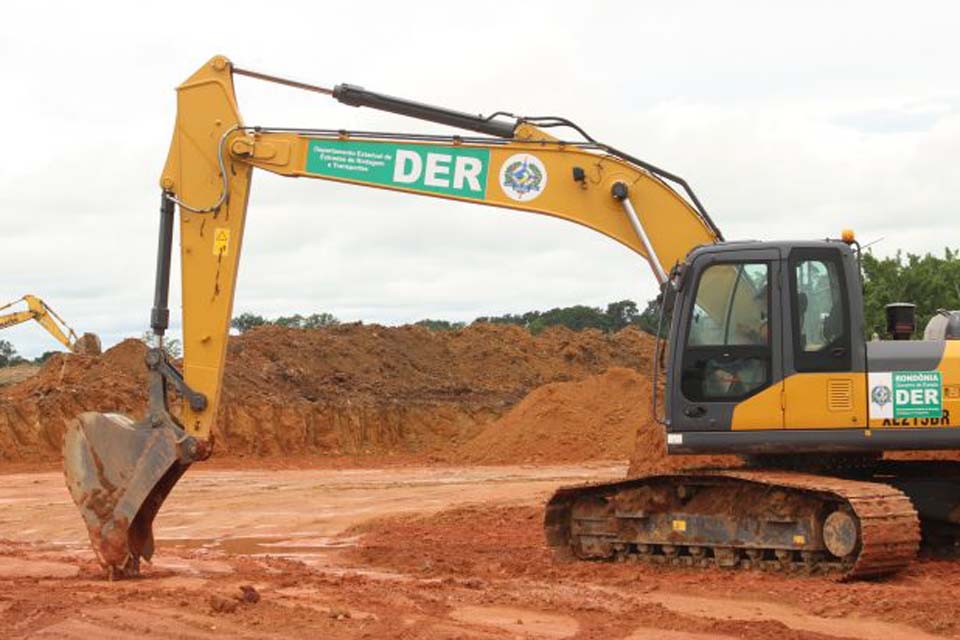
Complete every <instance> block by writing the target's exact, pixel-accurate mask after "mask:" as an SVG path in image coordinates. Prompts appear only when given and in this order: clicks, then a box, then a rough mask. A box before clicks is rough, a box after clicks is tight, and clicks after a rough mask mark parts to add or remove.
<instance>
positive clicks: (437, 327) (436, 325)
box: [414, 319, 466, 331]
mask: <svg viewBox="0 0 960 640" xmlns="http://www.w3.org/2000/svg"><path fill="white" fill-rule="evenodd" d="M414 324H415V325H417V326H418V327H426V328H427V329H430V330H431V331H459V330H460V329H463V328H464V327H465V326H466V323H465V322H450V321H449V320H430V319H427V320H420V321H419V322H415V323H414Z"/></svg>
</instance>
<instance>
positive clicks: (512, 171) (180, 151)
mask: <svg viewBox="0 0 960 640" xmlns="http://www.w3.org/2000/svg"><path fill="white" fill-rule="evenodd" d="M235 74H240V75H246V76H251V77H255V78H259V79H261V80H268V81H272V82H280V83H282V84H287V85H291V86H295V87H298V88H305V89H310V90H314V91H317V92H319V93H326V94H330V95H332V96H333V97H334V98H336V99H338V100H339V101H341V102H343V103H345V104H347V105H351V106H355V107H360V106H363V107H370V108H376V109H380V110H384V111H390V112H393V113H397V114H399V115H403V116H408V117H414V118H418V119H422V120H428V121H432V122H436V123H439V124H443V125H448V126H455V127H459V128H463V129H467V130H470V131H475V132H478V133H482V134H486V136H493V137H469V136H460V135H404V134H395V133H370V132H346V131H342V130H338V129H282V128H270V127H260V126H250V125H246V124H244V122H243V120H242V118H241V116H240V111H239V107H238V105H237V101H236V96H235V93H234V84H233V78H234V75H235ZM538 125H539V126H538ZM554 127H566V128H572V129H573V130H575V131H577V132H579V133H581V134H582V133H583V132H582V130H580V129H579V128H577V127H576V126H575V125H573V124H572V123H570V122H569V121H568V120H565V119H563V118H553V117H551V118H526V119H525V118H516V117H512V116H506V115H502V114H501V115H498V116H496V117H490V118H483V117H479V116H473V115H471V114H467V113H462V112H458V111H451V110H448V109H441V108H438V107H432V106H429V105H424V104H421V103H417V102H412V101H408V100H403V99H399V98H394V97H391V96H385V95H382V94H377V93H373V92H369V91H366V90H364V89H362V88H359V87H355V86H352V85H338V86H337V87H336V88H334V89H331V90H328V89H323V88H322V87H315V86H312V85H306V84H304V83H298V82H293V81H289V80H284V79H281V78H276V77H274V76H268V75H266V74H261V73H258V72H253V71H249V70H245V69H239V68H236V67H234V66H233V65H232V64H231V63H230V61H229V60H227V59H226V58H223V57H221V56H218V57H215V58H213V59H212V60H210V61H209V62H208V63H207V64H205V65H204V66H203V67H201V68H200V69H199V70H198V71H197V72H196V73H194V74H193V75H192V76H190V78H188V79H187V80H186V81H185V82H184V83H183V84H182V85H181V86H180V87H179V88H178V90H177V119H176V123H175V126H174V132H173V138H172V141H171V145H170V151H169V154H168V156H167V161H166V164H165V166H164V169H163V173H162V174H161V178H160V186H161V189H162V192H163V194H162V199H161V207H160V213H161V215H160V234H159V245H158V253H157V255H158V259H157V280H156V286H155V297H154V308H153V311H152V314H151V327H152V329H153V331H154V333H155V334H156V335H157V336H159V339H160V340H161V341H162V339H163V336H164V333H165V331H166V329H167V325H168V320H169V311H168V309H167V296H168V288H169V274H170V263H171V260H172V253H173V248H172V238H173V228H174V217H175V210H174V205H179V209H180V264H181V273H182V285H181V286H182V301H183V354H184V355H183V367H182V373H181V372H180V371H178V370H177V369H176V368H174V367H173V366H172V364H170V363H169V362H167V360H166V358H165V356H164V352H163V350H162V348H161V345H157V347H156V348H154V349H151V350H150V352H149V354H148V361H147V366H148V368H149V371H150V380H151V382H150V403H149V413H148V415H147V416H146V418H145V419H144V420H142V421H141V422H137V423H134V422H132V421H130V420H127V419H125V418H123V417H122V416H116V415H110V414H107V415H104V414H92V413H91V414H84V415H82V416H81V417H80V418H79V419H78V420H77V422H76V423H75V424H74V425H72V426H71V428H70V429H68V432H67V434H66V438H65V443H64V459H65V474H66V477H67V485H68V488H69V489H70V491H71V493H72V495H73V498H74V500H75V501H76V502H77V504H78V505H79V507H80V509H81V512H82V514H83V517H84V519H85V521H86V524H87V527H88V530H89V532H90V537H91V541H92V542H93V545H94V548H95V549H96V550H97V553H98V554H99V557H100V559H101V562H102V564H103V565H104V566H105V567H106V568H107V569H108V570H109V571H110V572H111V575H116V576H119V575H128V574H133V573H136V572H137V570H138V566H139V561H140V558H141V557H145V558H148V559H149V557H150V555H151V553H152V550H153V539H152V533H151V523H152V520H153V517H154V515H155V514H156V512H157V510H158V509H159V508H160V505H161V504H162V502H163V500H164V498H165V497H166V495H167V493H168V492H169V490H170V489H171V488H172V486H173V484H174V483H175V482H176V481H177V479H178V478H179V477H180V476H181V475H182V474H183V472H184V471H185V470H186V468H187V467H188V466H189V465H190V464H191V463H192V462H194V461H196V460H198V459H203V458H204V457H206V456H207V455H209V452H210V449H211V446H212V441H211V429H212V426H213V422H214V419H215V417H216V411H217V407H218V404H219V399H220V391H221V383H222V379H223V369H224V361H225V357H226V347H227V335H228V328H229V322H230V318H231V314H232V310H233V298H234V290H235V286H236V281H237V270H238V266H239V261H240V254H241V249H242V242H243V234H244V223H245V219H246V210H247V202H248V199H249V195H250V185H251V178H252V173H253V170H254V169H255V168H258V169H262V170H264V171H269V172H271V173H275V174H278V175H282V176H287V177H296V178H314V179H320V180H328V181H336V182H342V183H348V184H354V185H358V186H365V187H373V188H379V189H387V190H390V191H398V192H403V193H408V194H414V195H422V196H429V197H436V198H444V199H448V200H456V201H460V202H467V203H472V204H485V205H490V206H494V207H499V208H502V209H506V210H512V211H517V212H528V213H539V214H545V215H549V216H553V217H556V218H561V219H564V220H568V221H570V222H575V223H577V224H580V225H582V226H585V227H587V228H590V229H592V230H594V231H597V232H599V233H601V234H603V235H606V236H608V237H610V238H612V239H614V240H616V241H617V242H619V243H620V244H622V245H624V246H626V247H628V248H629V249H631V250H632V251H634V252H636V253H637V254H639V255H640V256H642V257H643V258H644V259H645V260H646V261H647V262H648V264H649V265H650V267H651V269H652V270H653V272H654V274H655V275H656V277H657V279H658V281H659V282H660V283H661V284H662V283H664V282H666V281H667V279H668V274H669V272H670V271H671V269H672V268H673V266H674V265H675V264H677V263H678V262H680V261H681V260H682V259H683V258H684V256H685V255H686V254H687V252H688V251H689V250H690V249H691V248H693V247H695V246H698V245H707V244H713V243H715V242H718V241H719V240H721V239H722V238H721V235H720V233H719V231H718V230H717V229H716V227H715V226H714V225H713V223H712V222H711V220H710V218H709V217H708V216H707V214H706V212H705V211H704V210H703V208H702V206H700V204H699V201H698V200H697V199H696V197H695V196H694V195H693V192H692V191H691V190H690V189H689V187H688V186H687V185H686V183H685V182H683V181H682V180H680V179H679V178H678V177H677V176H674V175H672V174H669V173H667V172H665V171H663V170H661V169H659V168H657V167H655V166H653V165H650V164H648V163H645V162H642V161H640V160H638V159H636V158H632V157H630V156H628V155H626V154H624V153H622V152H620V151H617V150H616V149H614V148H613V147H610V146H607V145H604V144H602V143H599V142H597V141H595V140H593V139H592V138H590V137H589V136H586V135H585V134H583V137H582V139H578V140H576V141H564V140H559V139H557V138H555V137H553V136H552V135H550V134H548V133H547V132H546V131H545V129H549V128H554ZM671 181H672V182H674V183H676V184H678V185H679V186H680V187H681V188H682V189H683V190H685V191H686V192H687V194H688V197H689V200H688V199H686V198H684V197H683V196H681V195H680V194H679V193H678V192H677V191H676V190H674V189H673V188H671V187H670V186H669V184H668V182H671ZM169 384H172V385H173V386H174V387H175V388H176V389H177V390H178V391H179V393H180V395H181V397H182V398H183V407H182V410H181V411H180V413H179V417H178V418H176V419H175V418H174V417H173V416H172V415H171V413H170V411H169V410H168V407H167V400H166V389H167V385H169Z"/></svg>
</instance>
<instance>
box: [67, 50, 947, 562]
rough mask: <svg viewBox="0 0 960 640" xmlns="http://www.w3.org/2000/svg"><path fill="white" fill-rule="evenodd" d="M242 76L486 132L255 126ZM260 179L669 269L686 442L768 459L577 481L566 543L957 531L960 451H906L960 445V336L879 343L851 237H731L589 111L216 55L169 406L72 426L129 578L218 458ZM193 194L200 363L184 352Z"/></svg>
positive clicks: (664, 276)
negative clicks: (355, 192)
mask: <svg viewBox="0 0 960 640" xmlns="http://www.w3.org/2000/svg"><path fill="white" fill-rule="evenodd" d="M237 76H244V77H247V78H254V79H257V80H260V81H265V82H272V83H279V84H281V85H285V86H288V87H293V88H297V89H303V90H307V91H312V92H315V93H319V94H323V95H327V96H331V97H332V98H334V99H336V100H338V101H339V102H341V103H343V104H346V105H348V106H353V107H364V108H373V109H378V110H382V111H386V112H390V113H393V114H396V115H399V116H406V117H411V118H417V119H420V120H425V121H429V122H432V123H435V124H440V125H444V126H447V127H454V128H457V129H460V130H463V131H464V132H468V133H465V134H453V135H440V134H438V135H424V134H399V133H385V132H372V131H346V130H343V129H334V128H327V129H324V128H317V129H309V128H292V127H272V126H258V125H249V124H245V123H244V122H243V120H242V118H241V115H240V111H239V107H238V105H237V99H236V94H235V91H234V80H235V78H236V77H237ZM561 132H565V133H564V136H565V137H558V136H560V134H561ZM554 134H556V135H554ZM254 169H260V170H263V171H268V172H271V173H274V174H277V175H280V176H286V177H291V178H306V179H310V178H315V179H320V180H327V181H335V182H340V183H345V184H350V185H357V186H363V187H372V188H378V189H387V190H390V191H397V192H401V193H407V194H412V195H420V196H429V197H436V198H444V199H448V200H455V201H459V202H467V203H473V204H481V205H488V206H493V207H499V208H502V209H505V210H508V211H514V212H520V213H537V214H545V215H548V216H552V217H555V218H560V219H564V220H568V221H570V222H575V223H577V224H579V225H581V226H583V227H586V228H588V229H592V230H593V231H596V232H598V233H601V234H603V235H605V236H608V237H609V238H611V239H612V240H614V241H616V242H619V243H620V244H621V245H623V246H625V247H627V248H628V249H630V250H631V251H633V252H635V253H636V254H637V255H638V256H639V257H640V258H642V259H643V260H644V261H646V263H647V264H648V265H649V267H650V269H651V270H652V272H653V275H654V277H655V278H656V280H657V282H658V283H659V285H660V290H661V304H660V308H661V329H662V331H661V332H660V333H665V334H666V336H667V337H666V339H665V340H662V341H661V340H659V339H658V343H657V347H658V354H659V357H658V358H657V359H658V360H662V361H663V365H662V366H663V369H664V370H665V378H664V380H663V385H662V388H663V406H662V407H659V408H658V407H657V398H656V392H655V395H654V398H653V399H652V402H653V405H654V407H655V410H656V411H657V413H659V412H660V411H659V410H660V409H662V418H660V419H661V420H662V423H663V425H664V429H665V430H666V447H667V453H668V455H684V454H734V455H737V456H741V457H742V458H743V459H744V460H745V464H744V465H742V466H737V467H727V468H713V469H700V470H691V471H683V472H671V473H641V474H639V475H635V477H629V478H627V479H624V480H623V481H618V482H608V483H602V484H592V485H585V486H577V487H566V488H561V489H559V490H558V491H557V492H556V493H555V494H554V495H553V497H552V498H551V499H550V501H549V502H548V504H547V506H546V510H545V518H544V527H545V535H546V539H547V542H548V544H549V545H550V546H551V547H553V548H554V549H555V550H556V552H557V554H558V555H561V556H567V557H572V558H579V559H582V560H611V561H619V560H643V561H651V562H660V563H666V564H681V565H690V566H719V567H730V568H734V567H739V568H771V569H779V570H784V571H801V570H803V571H810V572H823V573H828V574H832V575H836V576H838V577H839V578H841V579H859V578H867V577H876V576H883V575H888V574H892V573H895V572H897V571H899V570H900V569H902V568H903V567H905V566H907V565H908V564H909V563H910V562H911V561H912V560H913V559H914V557H915V556H916V555H917V554H918V549H919V547H920V543H921V537H923V539H924V542H925V544H926V543H928V542H929V543H930V544H934V545H936V546H937V548H938V549H944V548H949V547H951V546H952V545H954V544H955V538H956V536H955V534H956V528H957V525H958V523H960V500H958V497H957V496H960V491H958V488H960V481H958V478H960V472H958V471H957V469H956V468H955V464H954V463H950V462H934V461H925V460H921V461H912V460H903V461H895V460H886V459H884V456H883V454H884V453H886V452H896V451H909V450H936V449H940V450H945V449H957V448H958V447H960V429H958V428H957V419H958V418H957V417H958V416H960V413H958V412H960V342H958V341H942V340H941V341H913V340H893V341H871V342H868V341H867V340H866V338H865V335H864V310H863V286H862V281H861V269H860V247H859V244H858V243H857V241H856V239H855V238H854V237H853V234H852V232H844V233H843V234H841V237H840V238H839V239H825V240H800V241H762V242H761V241H728V240H725V239H724V237H723V235H722V234H721V232H720V230H719V229H718V228H717V226H716V225H715V224H714V222H713V221H712V220H711V218H710V216H709V215H708V214H707V212H706V210H705V209H704V207H703V205H702V204H701V202H700V200H699V199H698V198H697V196H696V194H695V193H694V191H693V190H692V189H691V187H690V186H689V184H688V183H687V182H686V181H685V180H684V179H682V178H681V177H680V176H678V175H675V174H673V173H670V172H668V171H665V170H663V169H661V168H660V167H657V166H655V165H653V164H650V163H648V162H645V161H643V160H641V159H639V158H637V157H634V156H632V155H630V154H628V153H626V152H623V151H621V150H619V149H617V148H615V147H613V146H610V145H608V144H604V143H602V142H600V141H598V140H596V139H594V138H593V137H591V136H590V135H588V134H587V133H586V132H585V131H584V130H583V129H582V128H580V127H579V126H577V125H576V124H575V123H574V122H572V121H570V120H568V119H566V118H563V117H556V116H526V117H521V116H516V115H513V114H511V113H507V112H497V113H494V114H493V115H490V116H486V117H484V116H478V115H474V114H470V113H465V112H460V111H454V110H450V109H446V108H441V107H436V106H431V105H427V104H423V103H420V102H415V101H410V100H406V99H402V98H397V97H393V96H389V95H385V94H381V93H376V92H373V91H368V90H366V89H363V88H362V87H358V86H355V85H350V84H340V85H337V86H335V87H333V88H327V87H322V86H317V85H312V84H307V83H303V82H299V81H294V80H290V79H287V78H282V77H279V76H274V75H269V74H266V73H262V72H259V71H254V70H250V69H246V68H242V67H239V66H236V65H234V64H233V63H232V62H231V61H230V60H228V59H227V58H225V57H222V56H216V57H214V58H212V59H211V60H210V61H208V62H207V63H206V64H204V65H203V66H202V67H200V68H199V69H198V70H197V71H196V72H195V73H194V74H193V75H192V76H190V77H189V78H188V79H187V80H186V81H185V82H184V83H183V84H181V85H180V86H179V87H178V89H177V115H176V122H175V124H174V130H173V136H172V140H171V144H170V149H169V154H168V156H167V160H166V164H165V165H164V168H163V171H162V173H161V175H160V181H159V182H160V191H161V193H160V216H159V218H160V222H159V240H158V251H157V270H156V281H155V286H154V305H153V309H152V312H151V316H150V324H151V328H152V330H153V333H154V334H155V335H156V336H157V343H156V344H155V345H154V346H153V347H152V348H151V349H149V351H148V354H147V357H146V366H147V369H148V379H149V382H148V384H149V407H148V410H147V414H146V416H144V417H143V418H142V419H140V420H138V421H134V420H132V419H130V418H128V417H126V416H122V415H117V414H110V413H107V414H102V413H93V412H90V413H84V414H82V415H80V416H79V417H78V418H77V419H76V420H75V421H74V422H73V423H72V424H71V425H70V426H69V427H68V429H67V432H66V434H65V438H64V445H63V454H64V470H65V477H66V483H67V487H68V489H69V491H70V493H71V495H72V497H73V499H74V501H75V502H76V504H77V505H78V507H79V509H80V512H81V514H82V517H83V519H84V522H85V524H86V526H87V529H88V532H89V536H90V540H91V543H92V546H93V548H94V550H95V551H96V554H97V556H98V558H99V560H100V562H101V564H102V565H103V567H104V568H105V571H106V572H107V574H108V575H109V576H110V577H112V578H121V577H127V576H132V575H136V574H137V573H138V572H139V569H140V564H141V560H142V559H146V560H149V559H150V558H151V556H152V554H153V553H154V551H155V548H154V547H155V543H154V537H153V530H152V529H153V520H154V518H155V516H156V514H157V512H158V510H159V509H160V507H161V505H162V504H163V502H164V500H165V499H166V498H167V496H168V494H169V492H170V490H171V489H172V488H173V486H174V485H175V484H176V483H177V481H178V480H179V479H180V478H181V477H182V475H183V474H184V472H185V471H186V470H187V469H188V468H189V467H190V465H191V464H193V463H194V462H197V461H201V460H204V459H205V458H207V457H208V456H209V455H210V454H211V451H212V447H213V438H212V434H211V428H212V426H213V423H214V418H215V415H216V412H217V407H218V404H219V402H220V396H221V388H222V380H223V371H224V359H225V355H226V347H227V335H228V327H229V321H230V318H231V313H232V307H233V299H234V291H235V286H236V282H237V269H238V265H239V262H240V255H241V249H242V241H243V232H244V222H245V219H246V215H247V202H248V198H249V195H250V187H251V177H252V174H253V173H254ZM177 208H179V232H180V253H179V258H180V267H181V277H182V283H181V287H182V304H183V309H182V313H183V316H182V317H183V362H182V370H181V369H180V368H177V367H176V366H174V364H173V363H172V362H170V361H169V360H168V358H167V356H166V355H165V352H164V350H163V339H164V334H165V331H166V330H167V328H168V322H169V310H168V308H167V306H168V303H167V300H168V292H169V280H170V267H171V260H172V252H173V249H172V246H173V233H174V222H175V217H176V213H177V211H176V210H177ZM900 324H903V323H900ZM898 326H899V325H898ZM654 375H657V370H656V369H655V371H654ZM653 386H654V388H655V389H656V388H657V387H658V386H660V384H659V382H658V381H655V384H654V385H653ZM171 388H172V389H175V390H176V392H177V395H178V398H179V402H180V403H181V406H180V410H179V411H178V412H174V411H172V410H171V406H170V405H169V403H168V390H169V389H171Z"/></svg>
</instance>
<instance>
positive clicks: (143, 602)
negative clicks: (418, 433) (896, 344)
mask: <svg viewBox="0 0 960 640" xmlns="http://www.w3.org/2000/svg"><path fill="white" fill-rule="evenodd" d="M244 467H245V468H246V469H247V470H242V471H240V470H232V469H229V468H225V467H223V466H218V467H217V468H214V469H210V468H205V469H204V468H200V467H199V466H198V468H195V469H192V470H191V471H190V472H189V473H188V474H187V475H186V476H185V477H184V479H183V480H182V481H181V483H180V484H179V485H178V486H177V488H176V489H175V490H174V492H173V494H172V495H171V497H170V498H169V499H168V501H167V504H166V505H165V507H164V508H163V509H162V510H161V512H160V516H159V517H158V520H157V523H156V528H155V531H156V533H157V536H158V538H159V539H160V548H159V551H158V553H157V555H156V557H155V559H154V563H153V564H152V565H151V566H149V567H147V568H146V569H145V571H144V577H142V578H141V579H138V580H131V581H125V582H114V583H110V582H106V581H104V580H103V579H102V578H101V573H100V571H99V568H98V566H97V565H96V563H95V562H94V560H93V557H92V554H91V552H90V551H89V550H88V549H87V543H86V535H85V532H84V531H83V528H82V526H81V524H80V519H79V516H78V515H77V513H76V511H75V510H74V507H73V505H72V503H71V502H70V498H69V496H68V494H67V492H66V490H65V489H64V487H63V482H62V479H61V477H60V475H59V473H58V472H56V471H41V472H33V473H26V472H24V471H26V470H25V469H19V470H18V471H21V472H20V473H7V474H6V475H0V637H3V638H7V637H9V638H34V637H37V638H78V639H79V638H106V639H108V640H109V639H113V638H144V637H149V638H198V639H205V638H634V639H639V638H664V639H667V640H684V639H685V640H700V639H705V638H756V639H760V638H777V639H778V640H791V639H795V638H868V639H877V640H899V639H914V638H920V639H923V638H939V637H957V636H958V634H960V615H958V614H960V605H958V604H957V597H956V593H957V592H958V589H960V572H958V571H957V567H958V565H956V564H953V563H950V562H945V561H929V560H928V561H921V562H919V563H918V564H917V565H916V566H915V567H914V568H912V569H910V570H908V571H907V572H905V573H904V574H902V575H900V576H897V577H896V578H893V579H889V580H886V581H883V582H874V583H856V584H837V583H835V582H833V581H831V580H830V579H827V578H811V577H787V576H783V575H778V574H770V573H751V572H726V571H720V570H710V571H705V570H690V569H678V568H664V567H650V566H646V565H635V564H581V563H572V564H559V563H556V562H555V561H554V560H553V559H552V558H551V556H550V553H549V552H548V551H547V550H546V549H545V548H544V545H543V539H542V534H541V525H540V519H541V512H542V505H543V503H544V501H545V500H546V498H547V496H548V495H549V494H550V492H551V491H552V489H553V488H554V487H556V486H559V485H561V484H574V483H579V482H583V481H587V480H594V479H604V478H616V477H622V476H623V474H624V471H625V466H624V465H621V464H614V463H590V464H577V465H563V466H560V465H552V466H540V465H538V466H502V467H449V466H436V465H433V466H425V467H413V466H402V465H389V466H384V467H382V468H366V469H364V468H333V469H331V468H328V467H327V468H323V469H310V468H288V469H283V468H276V467H273V468H264V469H260V470H249V469H250V466H249V465H244ZM301 467H305V465H301ZM243 586H251V587H253V589H254V590H255V591H252V590H249V589H248V590H247V594H248V595H247V600H243V591H242V590H241V587H243ZM253 600H256V602H253Z"/></svg>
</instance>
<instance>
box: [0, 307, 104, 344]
mask: <svg viewBox="0 0 960 640" xmlns="http://www.w3.org/2000/svg"><path fill="white" fill-rule="evenodd" d="M19 302H25V303H26V304H27V310H26V311H14V312H10V313H7V314H4V315H0V329H6V328H7V327H12V326H14V325H17V324H20V323H22V322H27V321H28V320H35V321H36V322H37V324H39V325H40V326H41V327H43V328H44V329H46V330H47V333H49V334H50V335H51V336H53V338H54V339H55V340H56V341H57V342H59V343H60V344H62V345H63V346H64V347H66V348H67V349H68V350H70V351H71V352H74V353H90V354H93V353H100V341H99V339H98V338H96V336H94V335H93V334H85V336H84V338H82V339H81V338H78V337H77V334H76V332H75V331H74V330H73V329H71V328H70V326H69V325H68V324H67V323H66V322H65V321H64V320H63V318H61V317H60V316H59V315H57V312H56V311H54V310H53V309H51V308H50V306H49V305H47V303H45V302H44V301H43V300H41V299H40V298H38V297H37V296H34V295H31V294H29V293H28V294H27V295H25V296H23V297H22V298H20V299H19V300H14V301H13V302H11V303H9V304H6V305H4V306H2V307H0V311H2V310H4V309H8V308H10V307H12V306H13V305H15V304H17V303H19ZM88 336H89V337H88ZM94 343H95V344H94ZM94 347H95V348H94Z"/></svg>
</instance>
